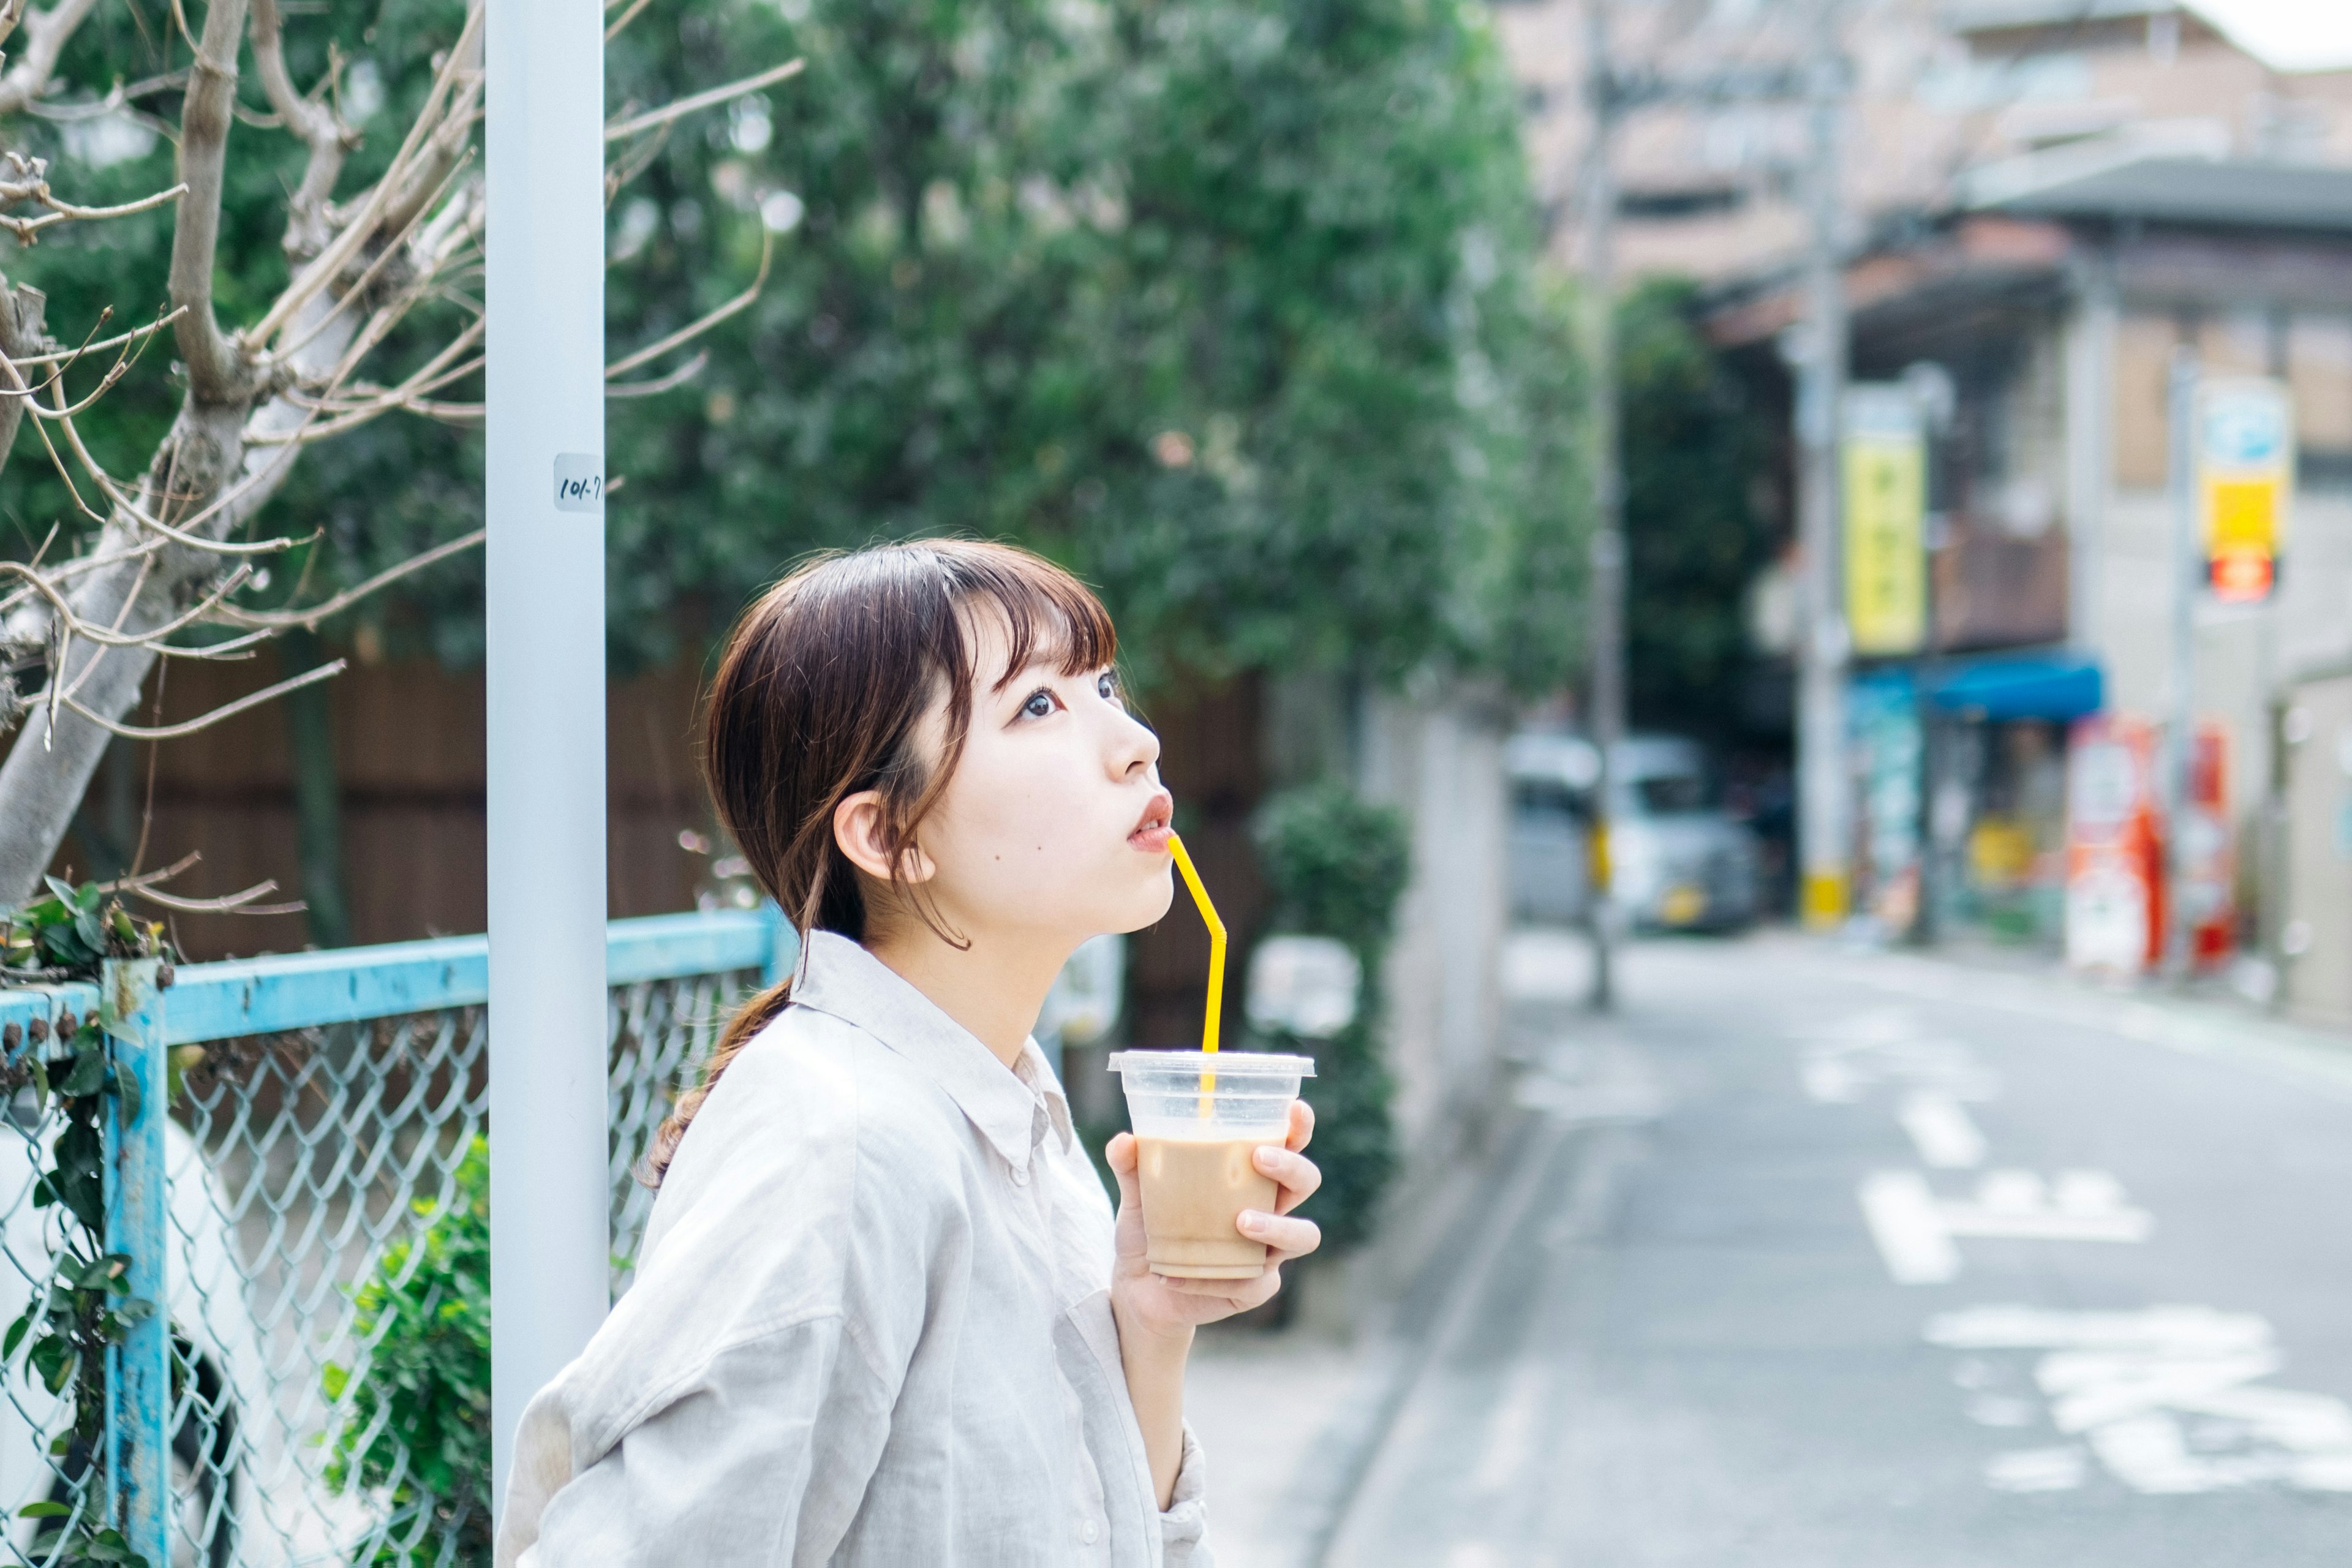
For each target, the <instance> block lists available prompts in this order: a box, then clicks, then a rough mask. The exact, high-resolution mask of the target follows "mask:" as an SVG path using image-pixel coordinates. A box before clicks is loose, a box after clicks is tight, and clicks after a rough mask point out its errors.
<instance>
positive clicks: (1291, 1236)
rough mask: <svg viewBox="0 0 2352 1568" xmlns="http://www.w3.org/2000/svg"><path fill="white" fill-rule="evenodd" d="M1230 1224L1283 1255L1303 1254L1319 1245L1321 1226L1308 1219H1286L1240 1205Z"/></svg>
mask: <svg viewBox="0 0 2352 1568" xmlns="http://www.w3.org/2000/svg"><path fill="white" fill-rule="evenodd" d="M1234 1225H1235V1226H1237V1227H1238V1228H1239V1229H1240V1231H1241V1233H1242V1234H1243V1235H1244V1236H1246V1237H1249V1238H1250V1239H1251V1240H1252V1241H1263V1242H1265V1244H1266V1245H1267V1246H1268V1247H1272V1248H1274V1250H1275V1251H1276V1252H1277V1253H1279V1254H1281V1255H1282V1256H1283V1257H1284V1258H1304V1257H1306V1256H1307V1254H1308V1253H1310V1252H1312V1251H1314V1250H1315V1249H1316V1248H1317V1247H1320V1246H1322V1245H1323V1229H1322V1227H1321V1226H1318V1225H1317V1224H1316V1223H1315V1222H1314V1221H1313V1220H1311V1219H1286V1218H1284V1217H1282V1216H1280V1215H1270V1214H1266V1213H1265V1212H1264V1211H1262V1210H1259V1209H1244V1210H1242V1212H1241V1217H1240V1218H1238V1219H1236V1220H1235V1221H1234Z"/></svg>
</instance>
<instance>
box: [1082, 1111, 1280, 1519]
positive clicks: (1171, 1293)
mask: <svg viewBox="0 0 2352 1568" xmlns="http://www.w3.org/2000/svg"><path fill="white" fill-rule="evenodd" d="M1314 1135H1315V1112H1314V1110H1312V1109H1311V1108H1310V1107H1309V1106H1308V1105H1307V1102H1306V1101H1305V1100H1293V1101H1292V1102H1291V1106H1290V1131H1289V1133H1288V1135H1287V1136H1286V1137H1285V1138H1284V1140H1283V1141H1282V1143H1281V1144H1280V1146H1278V1147H1277V1146H1276V1145H1275V1144H1272V1143H1269V1144H1267V1145H1265V1147H1264V1148H1262V1149H1260V1150H1258V1151H1257V1153H1256V1154H1255V1160H1256V1162H1257V1168H1258V1170H1259V1172H1260V1173H1262V1174H1265V1175H1268V1176H1271V1177H1273V1178H1274V1183H1275V1188H1276V1191H1275V1195H1274V1213H1272V1214H1266V1213H1264V1212H1262V1211H1260V1210H1257V1209H1244V1210H1243V1211H1242V1213H1241V1217H1240V1218H1239V1220H1238V1221H1237V1222H1236V1223H1237V1225H1238V1226H1239V1227H1240V1230H1241V1233H1242V1234H1243V1235H1244V1236H1245V1237H1249V1238H1250V1239H1251V1240H1252V1241H1262V1242H1265V1246H1266V1256H1265V1272H1264V1273H1262V1274H1260V1275H1259V1276H1258V1277H1257V1278H1256V1279H1166V1278H1163V1277H1162V1276H1160V1275H1158V1274H1154V1273H1153V1272H1151V1268H1150V1265H1149V1264H1148V1263H1146V1262H1145V1261H1144V1249H1143V1190H1142V1187H1141V1186H1140V1185H1139V1183H1138V1180H1137V1177H1136V1171H1135V1159H1136V1151H1135V1135H1134V1134H1133V1133H1131V1132H1122V1133H1120V1134H1119V1135H1118V1137H1116V1138H1114V1139H1112V1140H1111V1141H1110V1147H1108V1149H1106V1150H1104V1151H1103V1157H1104V1159H1105V1160H1106V1161H1107V1162H1108V1163H1109V1165H1110V1173H1111V1174H1112V1175H1114V1176H1116V1177H1118V1246H1117V1256H1116V1257H1115V1258H1113V1259H1112V1260H1111V1268H1110V1310H1111V1316H1112V1318H1113V1319H1114V1320H1115V1321H1117V1322H1118V1354H1119V1360H1120V1362H1121V1363H1124V1365H1125V1368H1126V1372H1127V1394H1128V1399H1129V1402H1130V1403H1131V1404H1132V1405H1134V1406H1135V1420H1136V1425H1137V1426H1139V1427H1140V1428H1141V1430H1142V1433H1143V1447H1144V1452H1145V1454H1146V1456H1147V1457H1148V1458H1150V1461H1151V1485H1152V1489H1153V1490H1154V1491H1156V1492H1157V1493H1158V1494H1159V1496H1160V1508H1161V1509H1162V1510H1166V1509H1167V1507H1168V1506H1169V1500H1170V1498H1171V1497H1172V1496H1173V1495H1174V1492H1175V1489H1176V1474H1177V1471H1178V1469H1179V1468H1181V1465H1182V1462H1183V1458H1184V1360H1185V1357H1186V1356H1187V1355H1188V1354H1189V1353H1190V1352H1191V1351H1192V1331H1193V1330H1194V1329H1195V1328H1198V1327H1199V1326H1200V1325H1201V1324H1202V1323H1213V1322H1215V1321H1217V1320H1218V1319H1220V1318H1230V1317H1232V1316H1233V1315H1234V1313H1235V1312H1246V1311H1248V1310H1250V1309H1251V1308H1252V1307H1255V1306H1259V1305H1261V1304H1263V1303H1264V1302H1265V1300H1267V1299H1268V1298H1269V1297H1271V1296H1272V1295H1273V1294H1274V1293H1275V1292H1276V1290H1279V1289H1282V1266H1283V1265H1284V1264H1285V1263H1287V1262H1288V1261H1290V1259H1292V1258H1304V1257H1305V1256H1306V1255H1307V1254H1308V1253H1310V1252H1312V1251H1314V1250H1315V1249H1316V1248H1317V1247H1320V1246H1322V1245H1323V1233H1322V1232H1321V1231H1320V1230H1318V1229H1317V1228H1316V1226H1315V1222H1314V1221H1313V1220H1310V1219H1291V1218H1286V1217H1285V1216H1286V1215H1288V1214H1289V1213H1290V1211H1291V1210H1292V1209H1295V1208H1297V1206H1298V1205H1300V1204H1303V1203H1305V1202H1306V1201H1307V1198H1308V1197H1309V1196H1311V1195H1312V1194H1313V1193H1314V1191H1315V1189H1316V1188H1317V1187H1319V1186H1321V1185H1322V1184H1323V1173H1322V1172H1320V1171H1318V1170H1317V1169H1316V1168H1315V1163H1314V1162H1313V1161H1312V1160H1309V1159H1308V1158H1307V1156H1306V1155H1304V1154H1302V1153H1300V1152H1299V1151H1300V1150H1301V1149H1304V1148H1306V1147H1307V1140H1308V1139H1309V1138H1312V1137H1313V1136H1314Z"/></svg>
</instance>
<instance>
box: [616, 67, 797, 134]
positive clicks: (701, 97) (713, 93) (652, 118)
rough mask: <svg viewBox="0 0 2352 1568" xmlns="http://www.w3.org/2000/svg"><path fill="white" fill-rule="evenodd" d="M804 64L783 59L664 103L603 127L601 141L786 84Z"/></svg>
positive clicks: (644, 130)
mask: <svg viewBox="0 0 2352 1568" xmlns="http://www.w3.org/2000/svg"><path fill="white" fill-rule="evenodd" d="M807 65H808V61H806V60H804V59H793V60H786V61H785V62H784V63H783V64H782V65H780V66H772V67H770V68H768V69H766V70H763V71H761V72H760V73H759V74H758V75H757V76H747V77H745V78H744V79H742V80H740V81H730V82H729V83H728V84H727V85H726V86H725V87H714V88H712V89H710V90H709V91H708V92H698V93H695V94H693V95H692V96H691V97H688V98H681V99H679V100H677V101H676V102H675V103H665V104H663V105H662V106H661V107H660V108H659V109H649V110H646V112H645V113H643V114H639V115H634V116H632V117H630V118H629V119H627V120H616V121H613V122H612V123H611V124H609V125H607V126H605V127H604V140H605V141H606V142H621V141H625V140H626V139H628V138H629V137H632V136H638V135H642V134H644V133H645V132H648V131H651V130H652V129H653V128H654V127H655V126H656V125H667V124H668V123H669V122H670V121H673V120H677V119H681V118H683V117H685V116H686V115H688V114H693V113H696V112H697V111H698V110H705V109H716V108H717V107H718V106H719V105H720V104H722V103H726V102H729V101H730V100H734V99H738V98H740V97H742V96H743V95H744V94H745V93H747V92H757V91H759V90H760V89H761V88H763V87H773V86H774V85H775V84H776V83H778V82H780V81H788V80H790V79H792V78H793V77H796V76H798V75H800V74H801V72H802V70H803V69H804V68H806V67H807Z"/></svg>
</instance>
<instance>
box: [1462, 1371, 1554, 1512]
mask: <svg viewBox="0 0 2352 1568" xmlns="http://www.w3.org/2000/svg"><path fill="white" fill-rule="evenodd" d="M1544 1371H1545V1367H1544V1363H1542V1362H1541V1361H1538V1360H1534V1359H1532V1358H1530V1359H1529V1360H1528V1361H1527V1362H1526V1363H1524V1364H1522V1365H1521V1366H1520V1367H1519V1369H1518V1371H1517V1372H1516V1373H1514V1374H1513V1375H1512V1378H1511V1388H1510V1392H1509V1393H1508V1394H1506V1395H1505V1396H1504V1399H1503V1407H1502V1408H1501V1409H1500V1410H1498V1411H1496V1413H1495V1421H1494V1425H1492V1426H1489V1427H1488V1428H1487V1429H1486V1449H1485V1451H1484V1452H1483V1453H1481V1454H1480V1455H1479V1457H1478V1468H1477V1470H1476V1472H1475V1474H1474V1475H1473V1476H1472V1477H1471V1480H1470V1486H1471V1489H1473V1490H1474V1491H1479V1492H1490V1493H1499V1492H1505V1491H1507V1490H1509V1489H1510V1486H1511V1483H1512V1482H1513V1481H1515V1480H1517V1479H1518V1477H1519V1472H1520V1470H1521V1469H1523V1468H1526V1465H1527V1462H1528V1458H1530V1457H1531V1456H1532V1455H1533V1454H1534V1452H1535V1438H1536V1423H1537V1421H1538V1419H1539V1418H1540V1417H1541V1416H1542V1415H1543V1390H1544Z"/></svg>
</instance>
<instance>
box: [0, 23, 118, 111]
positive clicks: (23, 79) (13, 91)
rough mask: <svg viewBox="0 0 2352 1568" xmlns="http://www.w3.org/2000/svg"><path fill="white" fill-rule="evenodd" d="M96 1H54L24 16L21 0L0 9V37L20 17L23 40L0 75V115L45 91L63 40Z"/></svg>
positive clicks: (14, 24) (11, 30) (55, 67)
mask: <svg viewBox="0 0 2352 1568" xmlns="http://www.w3.org/2000/svg"><path fill="white" fill-rule="evenodd" d="M97 4H98V0H58V4H57V5H52V6H50V7H49V8H48V9H47V10H46V11H36V12H34V13H32V14H31V15H30V16H26V12H25V3H24V0H12V3H11V4H10V5H8V7H7V8H6V9H5V11H0V18H5V20H6V21H7V24H8V26H7V28H6V29H5V30H0V37H7V35H8V33H9V32H13V31H15V30H16V18H18V17H22V18H23V21H24V34H25V40H26V42H25V47H24V48H23V50H22V51H21V52H20V53H19V54H18V55H17V57H16V64H15V65H13V66H10V67H9V68H8V74H7V75H6V76H5V77H0V114H14V113H16V112H17V111H18V110H22V109H23V108H24V107H25V106H26V104H29V103H31V102H32V101H33V100H35V99H37V98H39V97H40V96H41V95H42V94H43V93H45V92H47V91H48V90H49V75H50V73H51V72H52V71H55V70H56V69H57V68H58V55H59V54H61V53H62V52H63V51H64V49H65V47H66V40H67V39H68V38H70V37H73V36H74V29H75V28H77V27H79V26H81V24H82V19H83V18H84V17H86V16H89V13H90V10H91V8H92V7H93V6H95V5H97Z"/></svg>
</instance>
